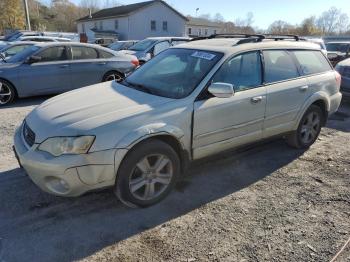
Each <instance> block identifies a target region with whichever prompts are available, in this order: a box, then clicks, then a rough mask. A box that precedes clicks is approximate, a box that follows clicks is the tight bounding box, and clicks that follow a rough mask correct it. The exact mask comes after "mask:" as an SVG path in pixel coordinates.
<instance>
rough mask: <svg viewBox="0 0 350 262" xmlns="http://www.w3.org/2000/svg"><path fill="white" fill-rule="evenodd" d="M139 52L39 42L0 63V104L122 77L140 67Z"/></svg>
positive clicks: (87, 45)
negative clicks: (121, 52) (121, 51)
mask: <svg viewBox="0 0 350 262" xmlns="http://www.w3.org/2000/svg"><path fill="white" fill-rule="evenodd" d="M138 65H139V62H138V60H137V58H136V57H135V56H131V55H121V54H119V55H118V54H117V53H116V52H114V51H112V50H110V49H108V48H103V47H100V46H97V45H90V44H81V43H58V42H55V43H35V44H34V45H32V46H30V47H28V48H25V49H24V50H23V51H22V52H19V53H18V54H16V55H14V56H12V57H10V58H9V59H7V60H6V59H4V61H3V62H2V63H1V64H0V105H4V104H8V103H10V102H12V101H13V100H14V99H15V98H16V97H28V96H35V95H44V94H58V93H63V92H66V91H70V90H73V89H76V88H80V87H84V86H88V85H93V84H97V83H100V82H105V81H111V80H116V81H120V80H122V79H123V78H124V77H125V76H126V75H127V74H129V73H131V72H132V71H133V70H134V69H135V68H137V67H138Z"/></svg>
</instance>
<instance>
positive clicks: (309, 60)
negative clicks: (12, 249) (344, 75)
mask: <svg viewBox="0 0 350 262" xmlns="http://www.w3.org/2000/svg"><path fill="white" fill-rule="evenodd" d="M292 53H293V54H294V55H295V57H296V60H297V61H298V63H299V64H300V68H301V71H302V73H303V75H312V74H318V73H323V72H327V71H329V70H332V68H331V66H330V65H329V63H328V61H327V59H326V58H325V56H324V55H323V54H322V53H321V51H311V50H310V51H309V50H296V51H292Z"/></svg>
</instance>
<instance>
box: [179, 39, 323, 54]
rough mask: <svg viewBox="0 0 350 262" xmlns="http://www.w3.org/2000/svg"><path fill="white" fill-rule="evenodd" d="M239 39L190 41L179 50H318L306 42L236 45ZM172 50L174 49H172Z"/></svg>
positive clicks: (284, 41)
mask: <svg viewBox="0 0 350 262" xmlns="http://www.w3.org/2000/svg"><path fill="white" fill-rule="evenodd" d="M238 41H239V39H237V38H234V39H229V38H226V39H220V38H219V39H206V40H198V41H192V42H188V43H184V44H182V45H181V48H190V49H201V50H206V51H216V52H222V53H225V54H232V53H236V52H241V51H249V50H259V49H280V48H281V49H310V50H320V48H319V46H318V45H315V44H313V43H310V42H307V41H288V40H283V41H272V40H264V41H262V42H256V43H245V44H239V45H236V43H237V42H238ZM173 48H176V46H175V47H173Z"/></svg>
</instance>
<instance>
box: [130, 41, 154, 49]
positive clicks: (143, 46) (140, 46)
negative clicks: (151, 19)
mask: <svg viewBox="0 0 350 262" xmlns="http://www.w3.org/2000/svg"><path fill="white" fill-rule="evenodd" d="M155 42H156V40H152V39H144V40H142V41H140V42H137V43H136V44H134V45H133V46H132V47H130V48H129V49H130V50H134V51H145V50H147V49H148V48H150V47H152V46H153V45H154V43H155Z"/></svg>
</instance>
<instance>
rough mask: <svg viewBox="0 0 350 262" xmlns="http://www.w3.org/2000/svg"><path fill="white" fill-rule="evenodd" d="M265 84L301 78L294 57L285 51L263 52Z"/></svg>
mask: <svg viewBox="0 0 350 262" xmlns="http://www.w3.org/2000/svg"><path fill="white" fill-rule="evenodd" d="M263 54H264V63H265V82H266V83H274V82H279V81H284V80H288V79H293V78H297V77H299V76H300V75H299V72H298V68H297V66H296V64H295V62H294V60H293V58H292V56H291V55H290V54H289V53H288V52H287V51H285V50H268V51H263Z"/></svg>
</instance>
